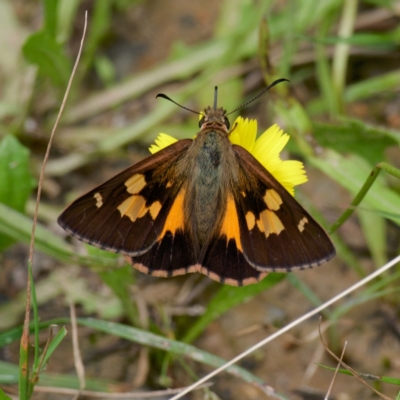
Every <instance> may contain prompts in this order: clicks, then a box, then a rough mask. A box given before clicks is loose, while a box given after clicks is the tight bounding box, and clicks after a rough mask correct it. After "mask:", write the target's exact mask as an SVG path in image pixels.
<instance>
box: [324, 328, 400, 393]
mask: <svg viewBox="0 0 400 400" xmlns="http://www.w3.org/2000/svg"><path fill="white" fill-rule="evenodd" d="M319 337H320V340H321V343H322V344H323V346H324V347H325V350H326V351H327V352H328V353H329V354H330V355H331V356H332V357H333V358H334V359H335V360H336V361H338V366H337V368H336V371H335V375H334V377H335V376H336V374H337V372H338V369H339V366H340V365H343V367H345V368H346V369H347V370H348V371H350V372H351V373H352V374H353V375H354V376H355V377H356V378H357V379H358V380H359V381H360V382H362V383H363V384H364V385H365V386H367V387H369V388H370V389H371V390H372V391H374V392H375V393H376V394H377V395H378V396H379V397H381V398H382V399H385V400H393V399H391V398H390V397H387V396H385V395H384V394H383V393H381V392H379V391H378V390H376V389H374V388H373V387H372V386H371V385H369V384H368V383H367V381H366V380H365V379H364V378H363V377H362V376H361V374H359V373H358V372H357V371H355V370H354V369H353V368H351V367H350V366H349V365H347V364H346V363H345V362H343V361H342V358H343V354H342V355H341V357H340V359H339V358H338V357H337V356H336V354H335V353H334V352H333V351H331V349H330V348H329V347H328V345H327V344H326V343H325V341H324V338H323V336H322V333H321V332H320V335H319ZM346 344H347V342H346ZM343 352H344V349H343ZM329 389H330V388H329Z"/></svg>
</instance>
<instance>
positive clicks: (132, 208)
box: [118, 196, 147, 222]
mask: <svg viewBox="0 0 400 400" xmlns="http://www.w3.org/2000/svg"><path fill="white" fill-rule="evenodd" d="M118 210H119V212H120V213H121V217H123V216H124V215H126V216H127V217H128V218H129V219H130V220H131V221H132V222H134V221H136V219H137V218H138V217H139V218H140V217H142V216H143V215H144V214H145V213H146V212H147V207H146V199H145V198H144V197H142V196H130V197H128V198H127V199H126V200H125V201H124V202H123V203H121V204H120V205H119V207H118Z"/></svg>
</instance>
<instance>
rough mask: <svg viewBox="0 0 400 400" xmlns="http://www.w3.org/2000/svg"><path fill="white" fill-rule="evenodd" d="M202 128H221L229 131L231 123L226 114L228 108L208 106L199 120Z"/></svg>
mask: <svg viewBox="0 0 400 400" xmlns="http://www.w3.org/2000/svg"><path fill="white" fill-rule="evenodd" d="M199 127H200V129H206V128H220V129H223V130H224V131H225V132H228V131H229V128H230V123H229V120H228V118H227V116H226V110H224V109H223V108H222V107H221V108H211V107H207V108H205V109H204V113H202V116H201V118H200V120H199Z"/></svg>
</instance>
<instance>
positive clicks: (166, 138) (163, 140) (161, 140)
mask: <svg viewBox="0 0 400 400" xmlns="http://www.w3.org/2000/svg"><path fill="white" fill-rule="evenodd" d="M177 141H178V140H177V139H175V138H174V137H172V136H170V135H167V134H166V133H160V134H159V135H158V136H157V138H156V140H155V144H152V145H151V146H150V147H149V151H150V153H151V154H154V153H157V151H160V150H162V149H164V148H165V147H168V146H170V145H171V144H173V143H175V142H177Z"/></svg>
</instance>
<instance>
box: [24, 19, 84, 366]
mask: <svg viewBox="0 0 400 400" xmlns="http://www.w3.org/2000/svg"><path fill="white" fill-rule="evenodd" d="M86 26H87V12H85V25H84V29H83V35H82V39H81V45H80V48H79V52H78V56H77V58H76V61H75V65H74V68H73V70H72V73H71V77H70V78H69V82H68V86H67V89H66V91H65V95H64V98H63V101H62V103H61V107H60V111H59V112H58V115H57V119H56V122H55V124H54V127H53V130H52V132H51V135H50V139H49V143H48V145H47V150H46V154H45V156H44V159H43V164H42V168H41V170H40V176H39V182H38V190H37V195H36V205H35V212H34V215H33V224H32V234H31V241H30V245H29V261H28V262H29V268H32V265H33V252H34V248H35V232H36V225H37V219H38V213H39V204H40V197H41V193H42V186H43V179H44V173H45V170H46V164H47V160H48V159H49V155H50V149H51V145H52V143H53V138H54V134H55V131H56V129H57V126H58V122H59V121H60V118H61V114H62V112H63V110H64V107H65V103H66V101H67V98H68V94H69V91H70V88H71V84H72V81H73V78H74V75H75V72H76V69H77V66H78V63H79V59H80V56H81V53H82V47H83V40H84V38H85V33H86ZM31 294H32V287H31V280H30V279H29V277H28V279H27V283H26V304H25V318H24V327H23V331H22V337H21V348H25V349H27V348H28V341H29V321H30V309H31ZM26 362H27V360H26ZM22 369H23V370H24V372H25V373H27V371H28V365H27V364H26V365H24V366H22Z"/></svg>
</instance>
